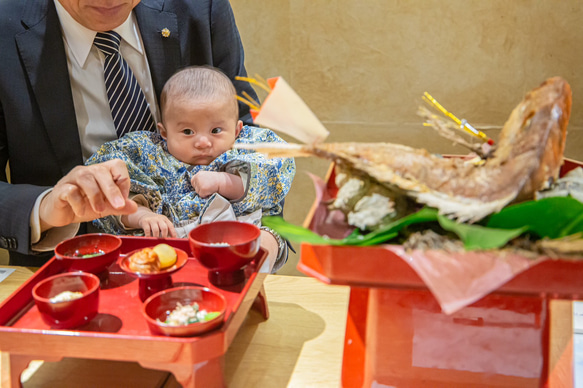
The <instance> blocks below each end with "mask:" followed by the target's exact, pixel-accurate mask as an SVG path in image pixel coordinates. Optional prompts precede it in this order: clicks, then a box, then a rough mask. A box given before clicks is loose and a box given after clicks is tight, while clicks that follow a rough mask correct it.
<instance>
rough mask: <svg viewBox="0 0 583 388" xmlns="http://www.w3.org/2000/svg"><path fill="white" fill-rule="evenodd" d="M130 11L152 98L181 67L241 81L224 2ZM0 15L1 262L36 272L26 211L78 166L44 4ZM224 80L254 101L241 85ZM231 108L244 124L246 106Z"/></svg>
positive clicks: (164, 0) (182, 0) (184, 1)
mask: <svg viewBox="0 0 583 388" xmlns="http://www.w3.org/2000/svg"><path fill="white" fill-rule="evenodd" d="M134 13H135V15H136V19H137V21H138V25H139V27H140V33H141V35H142V39H143V42H144V46H145V50H146V53H147V56H148V61H149V65H150V70H151V73H152V81H153V84H154V89H155V91H156V94H157V97H158V98H160V93H161V91H162V87H163V86H164V83H165V82H166V80H167V79H168V78H169V77H170V76H171V75H172V74H174V72H176V71H177V70H178V69H180V68H183V67H186V66H190V65H211V66H215V67H219V68H221V69H222V70H223V71H224V72H225V73H226V74H227V75H228V76H229V77H230V78H231V79H234V77H235V76H236V75H242V76H244V75H246V70H245V67H244V55H243V46H242V44H241V40H240V37H239V32H238V30H237V27H236V24H235V19H234V16H233V12H232V9H231V6H230V4H229V2H228V0H142V1H141V3H139V4H138V5H137V6H136V7H135V9H134ZM0 15H2V17H1V18H0V31H2V33H1V34H0V53H1V54H2V55H1V58H2V63H1V65H0V248H6V249H8V250H9V251H10V263H11V264H19V265H40V264H42V263H44V262H45V261H46V260H47V259H48V258H49V257H50V255H47V254H45V255H36V258H34V257H33V256H31V254H33V252H32V251H31V250H30V225H29V218H30V213H31V211H32V208H33V206H34V202H35V201H36V198H37V197H38V196H39V194H41V193H42V192H43V191H44V190H46V189H47V188H48V187H50V186H53V185H54V184H56V182H57V181H58V180H59V179H60V178H61V177H63V176H64V175H65V174H67V173H68V172H69V171H70V170H71V169H72V168H74V167H75V166H77V165H81V164H83V157H82V152H81V144H80V140H79V134H78V129H77V121H76V117H75V110H74V106H73V97H72V93H71V85H70V80H69V74H68V71H67V57H66V54H65V47H64V43H63V39H62V36H61V29H60V24H59V18H58V16H57V12H56V9H55V5H54V2H53V0H11V1H2V2H0ZM164 28H167V29H169V30H170V36H169V37H162V35H161V32H160V31H161V30H162V29H164ZM234 83H235V86H236V87H237V89H238V92H239V93H241V91H242V90H245V91H247V93H250V94H251V95H252V96H255V92H254V91H253V89H252V88H251V86H250V85H249V84H247V83H244V82H239V81H234ZM240 109H241V115H242V116H244V117H245V118H248V117H249V116H248V113H249V110H248V108H247V107H246V106H245V105H241V106H240ZM7 163H8V166H9V179H10V182H11V183H7V180H8V177H7V175H6V173H5V168H4V167H5V166H6V164H7Z"/></svg>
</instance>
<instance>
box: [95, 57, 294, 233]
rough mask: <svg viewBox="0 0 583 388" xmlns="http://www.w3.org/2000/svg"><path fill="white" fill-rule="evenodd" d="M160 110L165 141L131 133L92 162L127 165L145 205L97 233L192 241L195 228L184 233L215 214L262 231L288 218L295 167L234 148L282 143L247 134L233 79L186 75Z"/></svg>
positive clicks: (173, 82)
mask: <svg viewBox="0 0 583 388" xmlns="http://www.w3.org/2000/svg"><path fill="white" fill-rule="evenodd" d="M160 108H161V113H162V121H161V122H160V123H158V130H159V133H152V132H147V131H138V132H132V133H128V134H126V135H125V136H123V137H122V138H120V139H118V140H115V141H113V142H109V143H106V144H104V145H103V146H102V147H101V148H100V149H99V150H98V151H97V152H96V153H95V154H94V155H93V156H92V157H91V158H90V159H89V160H88V161H87V164H95V163H100V162H104V161H107V160H110V159H114V158H118V159H122V160H123V161H124V162H125V163H126V165H127V167H128V171H129V174H130V179H131V189H130V190H131V192H132V195H133V197H132V198H133V199H134V200H135V201H136V202H137V203H138V205H139V208H138V210H137V211H136V212H135V213H133V214H130V215H126V216H122V217H121V218H116V217H106V218H101V219H98V220H95V221H94V225H95V226H96V227H97V228H98V229H100V230H102V231H104V232H107V233H114V234H135V233H136V231H141V230H143V233H144V234H145V235H146V236H154V237H186V234H187V233H188V230H189V228H186V229H184V227H185V226H186V225H192V227H193V226H194V225H193V224H196V222H200V220H199V217H201V216H202V215H203V214H205V212H210V211H211V210H209V209H212V211H213V212H215V213H216V212H217V209H219V210H218V211H219V213H220V212H223V211H227V212H232V213H233V214H234V217H236V218H237V219H242V220H244V221H248V222H254V223H260V218H261V215H276V214H281V212H282V201H283V199H284V198H285V196H286V195H287V193H288V191H289V189H290V187H291V183H292V180H293V177H294V175H295V162H294V160H293V159H291V158H274V159H267V158H266V157H264V156H263V155H262V154H260V153H257V152H255V151H253V150H239V149H233V148H232V147H233V144H235V142H240V143H255V142H283V140H282V139H281V138H280V137H278V136H277V135H276V134H275V133H273V132H272V131H271V130H268V129H264V128H257V127H251V126H243V123H242V122H241V121H240V120H239V119H238V117H239V111H238V104H237V100H236V91H235V88H234V86H233V84H232V82H231V80H230V79H229V78H228V77H227V76H225V75H224V74H223V73H222V72H221V71H219V70H217V69H214V68H209V67H189V68H186V69H183V70H181V71H179V72H178V73H176V74H175V75H174V76H172V77H171V78H170V79H169V80H168V82H167V83H166V85H165V86H164V89H163V91H162V95H161V98H160ZM217 201H219V202H218V205H217ZM225 203H226V205H225ZM212 217H215V218H216V217H217V215H216V214H215V215H212ZM218 217H220V216H218Z"/></svg>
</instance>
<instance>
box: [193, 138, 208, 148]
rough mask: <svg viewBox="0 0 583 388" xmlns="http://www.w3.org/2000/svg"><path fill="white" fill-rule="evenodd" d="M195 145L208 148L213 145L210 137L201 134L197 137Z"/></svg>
mask: <svg viewBox="0 0 583 388" xmlns="http://www.w3.org/2000/svg"><path fill="white" fill-rule="evenodd" d="M195 146H196V147H197V148H208V147H210V146H211V141H210V140H209V138H208V137H206V136H204V135H201V136H198V137H197V138H196V142H195Z"/></svg>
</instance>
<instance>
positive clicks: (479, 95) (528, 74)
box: [231, 0, 583, 274]
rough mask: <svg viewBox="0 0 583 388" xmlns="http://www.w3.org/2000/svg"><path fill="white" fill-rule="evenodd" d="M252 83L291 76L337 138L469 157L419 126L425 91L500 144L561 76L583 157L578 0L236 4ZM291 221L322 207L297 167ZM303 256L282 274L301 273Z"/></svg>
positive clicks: (318, 163) (573, 150)
mask: <svg viewBox="0 0 583 388" xmlns="http://www.w3.org/2000/svg"><path fill="white" fill-rule="evenodd" d="M231 4H232V6H233V9H234V12H235V17H236V19H237V23H238V26H239V30H240V32H241V37H242V40H243V44H244V46H245V50H246V65H247V70H248V72H249V73H250V75H254V74H259V75H261V76H262V77H265V78H267V77H273V76H283V77H284V78H285V79H286V81H288V83H289V84H290V85H291V86H292V87H293V88H294V89H295V90H296V91H297V92H298V94H299V95H300V96H302V97H303V99H304V100H305V101H306V103H307V104H308V105H309V106H310V107H311V108H312V110H313V111H314V113H315V114H316V115H317V116H318V117H319V118H320V120H321V121H322V122H323V123H324V125H325V126H326V127H327V128H328V129H329V130H330V131H331V136H330V138H329V139H328V141H374V142H377V141H387V142H393V143H402V144H407V145H411V146H415V147H423V148H427V149H429V150H430V151H432V152H443V153H463V152H465V150H463V149H459V148H452V147H451V146H450V145H449V144H448V143H447V142H445V141H443V140H441V139H439V138H436V136H435V135H434V134H433V133H432V132H430V130H428V129H426V128H423V127H422V126H421V120H420V119H419V118H418V117H417V116H416V113H415V112H416V110H417V107H418V106H419V105H421V95H422V94H423V92H424V91H428V92H429V93H431V94H432V95H433V96H434V97H435V98H436V99H437V100H438V101H439V102H441V103H442V104H443V105H444V106H445V107H446V108H448V109H449V110H451V111H452V112H453V113H454V114H456V115H457V116H458V117H460V118H466V119H467V120H468V121H469V122H470V123H472V124H473V125H475V126H479V127H481V128H482V129H483V130H484V131H485V132H487V133H488V134H490V135H491V136H492V137H495V136H496V134H497V131H498V129H499V128H500V126H501V125H502V124H503V123H504V121H505V120H506V118H507V117H508V115H509V113H510V111H511V110H512V108H513V107H514V106H515V105H516V104H517V103H518V102H519V101H520V99H521V98H522V97H523V95H524V93H525V92H526V91H528V90H530V89H532V88H533V87H535V86H537V85H538V84H540V83H541V82H542V81H543V80H545V79H546V78H548V77H551V76H555V75H560V76H562V77H564V78H565V79H566V80H567V81H568V82H569V83H570V84H571V87H572V89H573V101H574V104H573V114H572V117H571V123H570V125H569V137H568V141H567V151H566V155H567V156H568V157H571V158H575V159H583V147H582V145H583V110H582V109H580V108H581V104H582V101H583V74H581V72H580V71H579V70H580V69H582V68H583V23H581V20H583V7H581V2H580V0H566V1H556V0H539V1H528V0H511V1H508V0H505V1H499V0H488V1H484V0H433V1H432V0H408V1H405V0H369V1H366V2H357V1H353V0H351V1H348V0H336V1H332V0H326V1H323V0H320V1H318V0H312V1H303V0H287V1H285V0H278V1H273V0H231ZM297 165H298V173H297V175H296V179H295V181H294V185H293V187H292V191H291V192H290V194H289V196H288V200H287V203H286V208H285V218H286V219H287V220H289V221H290V222H293V223H296V224H301V223H302V222H303V220H304V218H305V216H306V213H307V211H308V209H309V207H310V205H311V203H312V201H313V195H314V192H313V188H312V186H311V183H310V181H309V179H308V178H307V176H306V174H305V172H306V171H310V172H312V173H316V174H318V175H320V176H323V175H324V173H325V171H326V169H327V166H328V163H327V162H325V161H322V160H317V159H297ZM296 263H297V256H295V255H294V256H293V257H292V258H291V262H290V263H289V264H288V265H287V266H286V268H284V270H283V271H282V272H281V273H289V274H298V273H299V272H298V271H297V270H296V269H295V266H296Z"/></svg>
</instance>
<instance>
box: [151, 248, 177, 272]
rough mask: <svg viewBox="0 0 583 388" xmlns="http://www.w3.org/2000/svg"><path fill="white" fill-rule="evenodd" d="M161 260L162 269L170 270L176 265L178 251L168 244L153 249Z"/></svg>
mask: <svg viewBox="0 0 583 388" xmlns="http://www.w3.org/2000/svg"><path fill="white" fill-rule="evenodd" d="M153 250H154V252H156V254H157V255H158V259H159V260H160V269H164V268H168V267H171V266H173V265H174V263H176V251H175V250H174V248H172V247H171V246H170V245H168V244H158V245H156V246H155V247H154V248H153Z"/></svg>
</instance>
